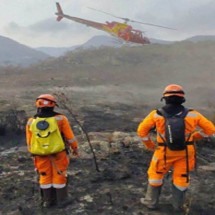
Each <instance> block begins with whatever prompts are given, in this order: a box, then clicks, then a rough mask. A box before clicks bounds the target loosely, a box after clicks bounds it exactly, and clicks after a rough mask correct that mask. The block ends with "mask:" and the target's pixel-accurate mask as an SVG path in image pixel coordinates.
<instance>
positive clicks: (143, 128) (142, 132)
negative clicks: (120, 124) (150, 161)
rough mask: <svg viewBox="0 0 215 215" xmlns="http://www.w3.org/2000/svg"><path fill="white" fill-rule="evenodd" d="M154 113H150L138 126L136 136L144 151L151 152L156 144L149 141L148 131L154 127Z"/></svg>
mask: <svg viewBox="0 0 215 215" xmlns="http://www.w3.org/2000/svg"><path fill="white" fill-rule="evenodd" d="M154 114H155V111H152V112H151V113H150V114H149V115H148V116H146V118H145V119H143V121H142V122H141V123H140V124H139V126H138V129H137V134H138V136H139V137H140V138H141V140H142V142H143V144H144V146H145V147H146V149H148V150H151V151H153V150H154V149H155V146H156V144H155V143H154V142H153V141H152V140H151V139H150V131H151V129H152V128H154V127H155V121H154V117H153V116H154Z"/></svg>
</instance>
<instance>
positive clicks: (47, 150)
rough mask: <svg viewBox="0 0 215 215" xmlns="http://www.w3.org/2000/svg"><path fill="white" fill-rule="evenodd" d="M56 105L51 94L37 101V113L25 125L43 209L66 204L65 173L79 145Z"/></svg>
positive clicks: (76, 153) (66, 120)
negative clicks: (70, 153)
mask: <svg viewBox="0 0 215 215" xmlns="http://www.w3.org/2000/svg"><path fill="white" fill-rule="evenodd" d="M55 106H58V105H57V101H56V99H55V97H54V96H52V95H50V94H42V95H40V96H39V97H38V98H37V99H36V107H37V113H36V114H35V116H34V117H31V118H29V120H28V122H27V125H26V141H27V146H28V150H29V152H30V153H31V154H32V157H33V161H34V165H35V168H36V170H37V172H38V175H39V184H40V190H41V197H42V207H46V208H48V207H51V206H53V205H57V206H59V207H63V206H65V205H66V204H69V199H68V194H67V169H68V166H69V152H72V153H73V154H74V155H76V156H77V155H78V143H77V141H76V138H75V136H74V133H73V131H72V129H71V127H70V124H69V121H68V119H67V117H66V116H64V115H63V114H60V113H57V112H55V111H54V108H55Z"/></svg>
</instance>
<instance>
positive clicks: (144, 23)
mask: <svg viewBox="0 0 215 215" xmlns="http://www.w3.org/2000/svg"><path fill="white" fill-rule="evenodd" d="M129 22H135V23H139V24H143V25H151V26H154V27H159V28H166V29H170V30H176V29H175V28H170V27H166V26H162V25H156V24H152V23H146V22H140V21H135V20H131V19H130V20H129Z"/></svg>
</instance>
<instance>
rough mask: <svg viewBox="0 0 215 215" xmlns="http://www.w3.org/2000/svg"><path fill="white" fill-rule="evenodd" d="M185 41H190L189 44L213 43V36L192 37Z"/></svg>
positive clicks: (214, 39) (214, 38)
mask: <svg viewBox="0 0 215 215" xmlns="http://www.w3.org/2000/svg"><path fill="white" fill-rule="evenodd" d="M186 41H191V42H203V41H215V35H198V36H193V37H190V38H188V39H186Z"/></svg>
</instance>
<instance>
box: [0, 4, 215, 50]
mask: <svg viewBox="0 0 215 215" xmlns="http://www.w3.org/2000/svg"><path fill="white" fill-rule="evenodd" d="M58 2H59V3H60V4H61V6H62V9H63V11H64V13H65V14H67V15H71V16H76V17H80V18H84V19H89V20H92V21H97V22H101V23H104V22H105V21H119V22H121V21H122V20H120V19H116V18H115V17H112V16H109V15H107V14H103V13H100V12H97V11H94V10H90V9H89V8H88V7H91V8H95V9H98V10H102V11H105V12H107V13H111V14H113V15H115V16H119V17H127V18H130V19H133V20H137V21H141V22H146V23H152V24H157V25H162V26H167V27H173V28H176V29H177V30H176V31H171V30H167V29H162V28H156V27H151V26H147V25H140V24H133V23H132V26H133V28H135V29H140V30H142V31H144V32H145V35H146V36H148V37H151V38H156V39H162V40H183V39H186V38H188V37H191V36H194V35H215V21H214V20H215V1H214V0H180V1H176V0H132V1H131V0H112V1H110V0H109V1H108V0H58ZM55 3H56V1H53V0H0V8H1V9H0V11H1V12H0V35H1V36H5V37H9V38H11V39H13V40H15V41H17V42H20V43H22V44H25V45H28V46H30V47H41V46H52V47H66V46H73V45H79V44H82V43H84V42H86V41H87V40H88V39H90V38H91V37H93V36H95V35H107V34H106V33H104V32H102V31H99V30H96V29H93V28H90V27H87V26H85V25H81V24H79V23H75V22H73V21H71V20H66V19H62V20H61V21H60V22H57V21H56V15H55V12H56V5H55Z"/></svg>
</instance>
